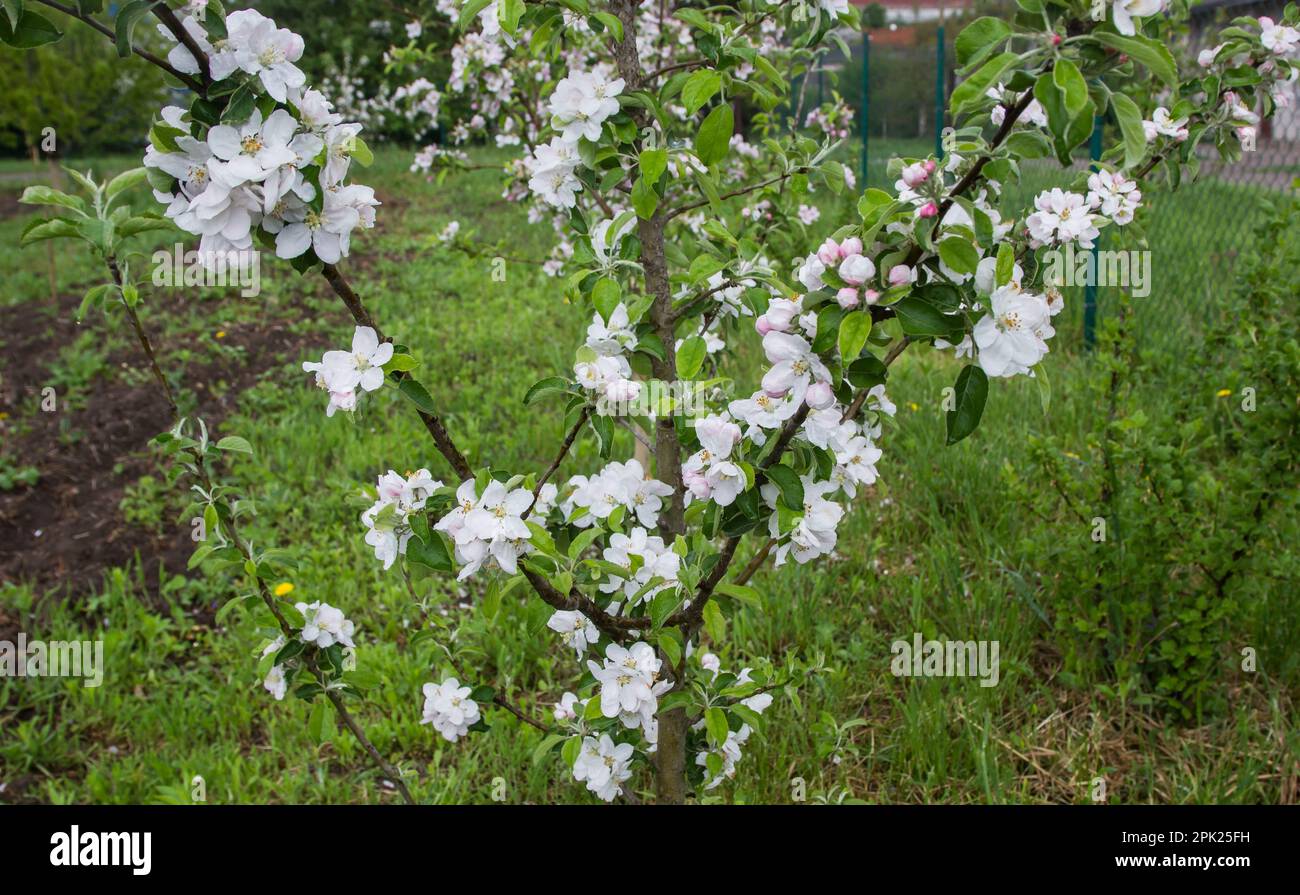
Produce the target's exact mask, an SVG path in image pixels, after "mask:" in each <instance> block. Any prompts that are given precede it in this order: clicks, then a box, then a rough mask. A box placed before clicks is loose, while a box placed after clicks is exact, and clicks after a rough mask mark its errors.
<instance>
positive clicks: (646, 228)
mask: <svg viewBox="0 0 1300 895" xmlns="http://www.w3.org/2000/svg"><path fill="white" fill-rule="evenodd" d="M638 5H639V4H638V3H637V2H636V0H612V2H611V3H610V10H611V11H612V12H613V13H614V15H616V16H617V17H618V19H619V21H620V22H622V24H623V39H622V40H621V41H619V42H618V43H617V44H616V45H615V47H614V58H615V61H616V62H617V64H618V70H619V75H620V76H621V77H622V78H623V80H624V82H625V83H626V88H625V89H626V90H627V91H629V92H631V91H633V90H637V89H639V88H640V87H641V86H642V83H641V82H642V78H643V72H642V70H641V58H640V56H639V55H638V53H637V47H636V36H637V28H636V26H637V13H638ZM632 114H633V116H634V118H635V119H636V121H637V128H638V130H640V129H642V128H644V127H645V126H646V124H647V122H646V120H645V115H644V113H643V112H642V111H641V110H633V112H632ZM666 223H667V222H666V221H665V220H664V217H663V209H662V208H661V209H659V210H658V211H657V212H656V213H655V214H654V215H653V216H652V217H651V218H650V219H649V220H644V219H640V218H638V220H637V227H638V235H639V236H640V238H641V266H642V268H643V269H644V270H645V288H646V292H647V293H648V294H650V295H652V296H654V303H653V304H652V305H651V306H650V322H651V324H652V325H653V326H654V330H655V334H656V335H658V336H659V338H660V340H661V341H662V342H663V345H664V354H665V357H664V359H663V360H659V359H657V358H655V359H653V360H652V361H651V371H652V373H653V374H654V377H655V378H656V379H658V380H660V381H662V382H663V383H665V384H666V385H667V386H668V387H669V388H671V387H672V385H673V383H675V382H676V381H677V357H676V354H675V352H674V351H673V346H674V345H676V343H677V339H676V338H675V336H674V334H673V328H674V323H675V322H676V321H674V319H673V296H672V288H671V285H670V283H669V279H668V259H667V255H666V253H665V252H664V225H665V224H666ZM654 428H655V439H654V442H655V443H654V456H655V477H656V478H657V479H659V481H661V482H663V483H664V484H665V485H668V486H669V487H671V488H672V489H673V493H672V497H671V499H670V502H669V505H668V506H666V507H664V510H663V512H662V513H660V514H659V535H660V537H662V538H663V539H664V543H665V544H668V545H671V544H672V543H673V541H674V540H675V539H676V537H677V535H679V534H684V533H685V531H686V523H685V519H684V514H685V511H686V491H685V487H684V485H683V484H682V456H681V443H680V441H678V438H677V423H676V420H674V419H673V417H671V416H668V417H659V418H657V419H656V420H655V427H654ZM682 633H683V634H689V632H688V631H683V632H682ZM659 659H660V661H661V662H662V663H663V664H662V671H661V673H662V674H665V675H668V674H671V676H672V679H673V689H674V690H676V689H678V688H680V687H681V686H682V685H683V683H684V679H683V677H684V676H683V667H684V664H685V663H684V662H683V663H682V664H681V665H678V666H677V667H676V668H673V667H671V666H670V665H669V664H668V660H667V658H666V657H665V656H664V654H663V651H662V650H661V651H660V653H659ZM658 717H659V742H658V748H657V749H656V751H655V755H656V758H655V770H656V772H657V777H658V782H657V792H658V799H659V801H660V802H661V803H665V804H672V805H680V804H682V803H683V802H685V801H686V709H685V708H676V709H672V710H671V711H667V712H660V713H659V716H658Z"/></svg>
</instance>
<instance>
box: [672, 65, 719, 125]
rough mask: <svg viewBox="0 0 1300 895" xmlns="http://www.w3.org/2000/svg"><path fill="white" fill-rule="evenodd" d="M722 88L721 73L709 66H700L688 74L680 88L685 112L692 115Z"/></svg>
mask: <svg viewBox="0 0 1300 895" xmlns="http://www.w3.org/2000/svg"><path fill="white" fill-rule="evenodd" d="M721 89H722V75H720V74H718V73H717V72H716V71H714V70H713V69H711V68H702V69H700V70H699V71H697V72H695V73H694V74H692V75H691V76H690V78H688V79H687V81H686V86H685V87H683V88H682V103H683V104H684V105H685V106H686V114H688V115H694V114H695V113H696V112H698V111H699V110H700V109H702V108H704V106H705V105H707V104H708V102H709V100H711V99H713V95H714V94H715V93H717V92H718V91H719V90H721Z"/></svg>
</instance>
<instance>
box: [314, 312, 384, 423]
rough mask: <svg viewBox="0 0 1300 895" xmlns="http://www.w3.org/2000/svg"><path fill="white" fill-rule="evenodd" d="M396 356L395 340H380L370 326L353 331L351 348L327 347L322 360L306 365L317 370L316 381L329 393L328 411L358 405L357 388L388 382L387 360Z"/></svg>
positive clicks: (368, 388)
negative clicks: (347, 349)
mask: <svg viewBox="0 0 1300 895" xmlns="http://www.w3.org/2000/svg"><path fill="white" fill-rule="evenodd" d="M392 359H393V345H392V343H391V342H380V341H379V336H378V335H377V334H376V333H375V331H374V329H373V328H372V327H369V326H358V327H357V328H356V329H355V330H354V331H353V333H352V350H351V351H326V352H325V355H324V356H323V357H322V358H321V359H320V361H319V362H315V361H303V364H302V368H303V370H304V371H305V372H307V373H314V374H315V376H316V385H317V386H318V387H319V388H321V389H324V390H325V391H326V392H327V393H328V394H329V403H328V404H327V405H326V406H325V415H326V416H333V415H334V414H335V412H336V411H339V410H345V411H347V412H349V413H351V412H352V411H354V410H356V409H357V391H358V390H360V391H363V392H373V391H375V390H376V389H378V388H380V387H381V386H382V385H383V384H384V364H386V363H388V362H389V361H390V360H392Z"/></svg>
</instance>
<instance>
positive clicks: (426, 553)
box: [406, 531, 456, 572]
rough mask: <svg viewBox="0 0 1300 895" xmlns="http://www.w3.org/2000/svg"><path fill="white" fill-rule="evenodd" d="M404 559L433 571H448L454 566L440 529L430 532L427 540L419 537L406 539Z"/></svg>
mask: <svg viewBox="0 0 1300 895" xmlns="http://www.w3.org/2000/svg"><path fill="white" fill-rule="evenodd" d="M406 561H407V562H413V563H418V564H419V565H422V566H425V567H427V568H430V569H433V570H434V571H435V572H450V571H452V570H453V569H454V568H455V567H456V566H455V563H453V562H452V558H451V550H450V549H449V548H448V546H447V541H446V540H445V539H444V537H443V534H442V532H440V531H434V532H430V533H429V540H428V541H425V540H423V539H421V538H419V537H412V538H411V540H409V541H407V543H406Z"/></svg>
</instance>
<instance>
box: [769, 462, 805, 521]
mask: <svg viewBox="0 0 1300 895" xmlns="http://www.w3.org/2000/svg"><path fill="white" fill-rule="evenodd" d="M764 475H766V476H767V478H768V480H769V481H771V482H772V483H773V484H775V485H776V486H777V487H778V488H779V489H781V502H782V503H783V504H785V505H786V506H787V507H788V508H790V509H791V510H794V511H795V512H796V513H802V512H803V481H802V480H801V479H800V478H799V473H797V472H795V471H794V470H793V469H791V468H790V467H789V466H785V465H784V464H781V463H778V464H776V465H775V466H770V467H768V468H767V469H766V470H764Z"/></svg>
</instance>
